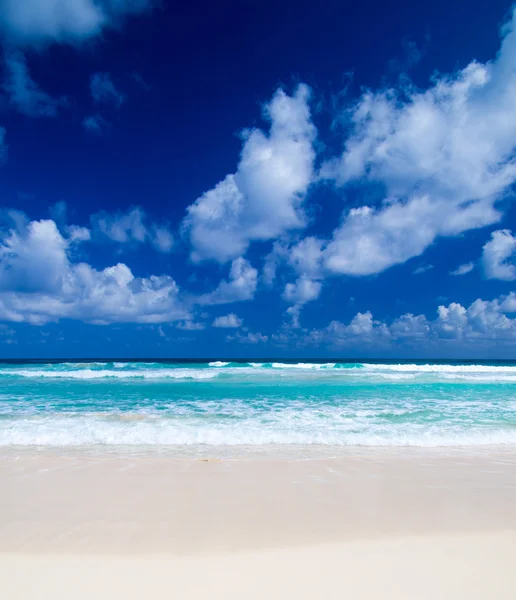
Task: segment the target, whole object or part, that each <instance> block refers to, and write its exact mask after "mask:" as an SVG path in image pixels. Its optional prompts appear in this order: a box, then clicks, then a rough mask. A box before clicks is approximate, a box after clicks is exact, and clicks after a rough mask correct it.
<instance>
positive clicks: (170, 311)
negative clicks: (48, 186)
mask: <svg viewBox="0 0 516 600" xmlns="http://www.w3.org/2000/svg"><path fill="white" fill-rule="evenodd" d="M85 231H87V230H84V228H77V229H76V230H75V235H74V234H72V236H71V237H70V238H66V237H64V236H63V235H62V234H61V233H60V231H59V230H58V228H57V226H56V224H55V222H54V221H52V220H42V221H31V222H29V223H28V225H27V226H26V227H24V228H22V229H11V230H10V231H9V232H8V233H7V234H6V235H5V236H4V238H3V240H2V242H1V244H0V319H1V320H5V321H14V322H28V323H32V324H42V323H47V322H49V321H57V320H59V319H80V320H82V321H85V322H89V323H97V324H100V323H115V322H122V323H163V322H168V321H178V320H184V319H188V318H189V311H188V310H187V308H186V306H185V304H184V303H183V302H182V301H181V299H180V293H179V288H178V286H177V284H176V283H175V281H174V280H173V279H172V278H171V277H170V276H168V275H162V276H154V275H153V276H150V277H148V278H139V277H135V276H134V275H133V273H132V272H131V270H130V269H129V267H127V265H125V264H122V263H119V264H116V265H114V266H111V267H108V268H106V269H102V270H97V269H94V268H93V267H91V266H90V265H89V264H87V263H83V262H81V263H73V262H72V261H71V259H70V250H71V246H72V245H73V244H74V242H75V241H77V239H78V238H79V239H82V238H84V237H85Z"/></svg>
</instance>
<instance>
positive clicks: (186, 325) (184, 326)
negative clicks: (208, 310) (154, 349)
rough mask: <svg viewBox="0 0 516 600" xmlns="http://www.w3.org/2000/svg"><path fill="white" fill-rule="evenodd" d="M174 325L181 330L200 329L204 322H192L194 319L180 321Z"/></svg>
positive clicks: (202, 327)
mask: <svg viewBox="0 0 516 600" xmlns="http://www.w3.org/2000/svg"><path fill="white" fill-rule="evenodd" d="M176 327H177V329H181V330H183V331H202V330H203V329H204V328H205V325H204V323H194V321H180V322H179V323H178V324H177V325H176Z"/></svg>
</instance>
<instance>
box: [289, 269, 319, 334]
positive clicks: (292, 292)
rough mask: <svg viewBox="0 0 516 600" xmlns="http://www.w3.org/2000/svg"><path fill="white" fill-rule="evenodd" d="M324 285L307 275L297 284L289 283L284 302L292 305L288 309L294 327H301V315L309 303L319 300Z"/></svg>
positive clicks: (299, 279) (297, 281) (298, 280)
mask: <svg viewBox="0 0 516 600" xmlns="http://www.w3.org/2000/svg"><path fill="white" fill-rule="evenodd" d="M321 288H322V283H321V282H320V281H314V280H313V279H309V278H308V277H306V276H305V275H303V276H301V277H299V278H298V279H297V280H296V282H295V283H287V285H286V286H285V289H284V291H283V296H282V297H283V300H285V301H286V302H289V303H290V304H292V306H290V307H289V308H288V309H287V314H288V315H290V317H291V318H292V326H293V327H299V315H300V313H301V309H302V308H303V306H304V305H305V304H306V303H307V302H312V301H313V300H317V298H318V297H319V294H320V293H321Z"/></svg>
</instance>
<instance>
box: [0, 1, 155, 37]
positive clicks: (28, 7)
mask: <svg viewBox="0 0 516 600" xmlns="http://www.w3.org/2000/svg"><path fill="white" fill-rule="evenodd" d="M155 5H156V2H154V0H1V1H0V28H1V31H2V33H3V35H4V37H5V38H7V39H8V40H9V41H10V43H12V44H18V45H36V46H38V45H42V44H49V43H52V42H62V43H72V44H76V43H80V42H82V41H84V40H87V39H89V38H92V37H95V36H97V35H99V34H101V33H102V31H103V30H104V29H106V28H113V27H117V26H119V25H120V23H121V21H122V20H123V19H124V18H125V17H127V16H129V15H131V14H139V13H143V12H145V11H148V10H150V9H152V8H153V7H154V6H155Z"/></svg>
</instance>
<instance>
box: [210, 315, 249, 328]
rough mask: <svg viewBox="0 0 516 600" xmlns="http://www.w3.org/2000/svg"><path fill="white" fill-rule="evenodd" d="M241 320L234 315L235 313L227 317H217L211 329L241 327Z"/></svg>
mask: <svg viewBox="0 0 516 600" xmlns="http://www.w3.org/2000/svg"><path fill="white" fill-rule="evenodd" d="M242 323H243V320H242V319H240V318H239V317H237V316H236V315H235V313H229V315H225V316H223V317H217V318H216V319H215V320H214V321H213V327H228V328H237V327H241V326H242Z"/></svg>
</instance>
